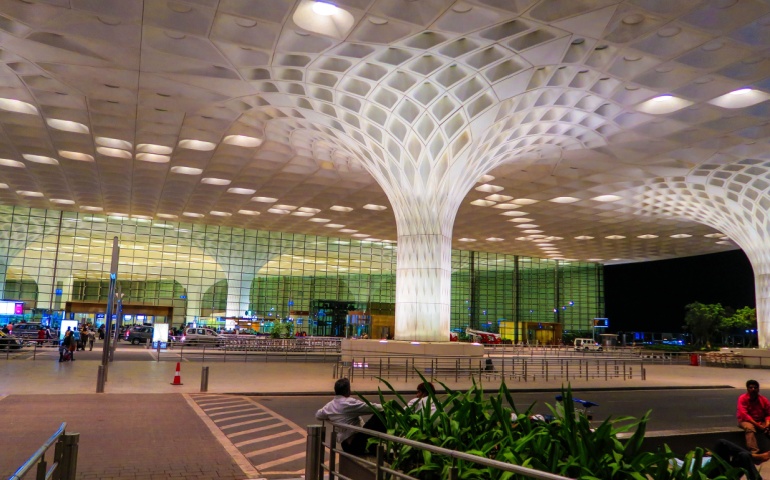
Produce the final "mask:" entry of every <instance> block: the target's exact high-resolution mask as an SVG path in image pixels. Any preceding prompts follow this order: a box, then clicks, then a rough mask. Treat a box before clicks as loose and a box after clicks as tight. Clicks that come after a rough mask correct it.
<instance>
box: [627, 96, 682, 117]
mask: <svg viewBox="0 0 770 480" xmlns="http://www.w3.org/2000/svg"><path fill="white" fill-rule="evenodd" d="M692 104H693V102H691V101H689V100H685V99H683V98H679V97H675V96H673V95H659V96H657V97H655V98H651V99H650V100H647V101H645V102H642V103H640V104H639V105H637V107H636V109H637V110H639V111H640V112H644V113H650V114H653V115H663V114H666V113H672V112H676V111H677V110H681V109H683V108H685V107H689V106H690V105H692Z"/></svg>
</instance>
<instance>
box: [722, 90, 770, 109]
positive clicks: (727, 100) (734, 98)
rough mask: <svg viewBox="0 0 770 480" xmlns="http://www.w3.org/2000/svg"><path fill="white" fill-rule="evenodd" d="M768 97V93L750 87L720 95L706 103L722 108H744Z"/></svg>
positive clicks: (769, 97) (769, 96)
mask: <svg viewBox="0 0 770 480" xmlns="http://www.w3.org/2000/svg"><path fill="white" fill-rule="evenodd" d="M768 99H770V95H769V94H767V93H765V92H763V91H761V90H754V89H751V88H741V89H738V90H734V91H732V92H730V93H726V94H724V95H721V96H719V97H717V98H715V99H713V100H710V101H709V102H708V103H710V104H712V105H716V106H717V107H722V108H745V107H750V106H752V105H756V104H757V103H760V102H764V101H765V100H768Z"/></svg>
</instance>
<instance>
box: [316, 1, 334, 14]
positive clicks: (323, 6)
mask: <svg viewBox="0 0 770 480" xmlns="http://www.w3.org/2000/svg"><path fill="white" fill-rule="evenodd" d="M338 11H339V8H337V7H336V6H335V5H332V4H331V3H327V2H314V3H313V12H314V13H315V14H316V15H321V16H324V17H329V16H331V15H334V14H336V13H337V12H338Z"/></svg>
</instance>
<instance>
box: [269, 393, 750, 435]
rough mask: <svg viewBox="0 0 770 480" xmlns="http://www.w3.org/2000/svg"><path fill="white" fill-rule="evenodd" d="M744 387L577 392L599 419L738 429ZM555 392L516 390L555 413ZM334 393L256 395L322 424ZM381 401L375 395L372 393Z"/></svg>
mask: <svg viewBox="0 0 770 480" xmlns="http://www.w3.org/2000/svg"><path fill="white" fill-rule="evenodd" d="M740 393H741V391H740V390H737V389H733V388H724V389H703V390H652V391H591V392H582V391H581V392H576V393H575V394H574V396H575V397H578V398H582V399H586V400H591V401H593V402H596V403H598V404H599V406H598V407H594V408H593V409H592V412H593V414H594V419H595V420H597V421H601V420H604V419H605V418H607V417H612V418H619V417H624V416H632V417H636V418H641V417H642V416H643V415H644V414H645V413H646V412H647V411H648V410H652V414H651V419H650V422H649V423H648V431H662V430H692V429H706V428H713V427H719V428H727V429H729V428H733V427H735V428H737V427H736V426H735V402H736V400H737V398H738V395H739V394H740ZM555 395H556V393H555V392H531V393H530V392H528V393H516V392H515V393H513V399H514V401H515V402H516V406H517V408H520V409H522V410H525V409H527V408H529V406H530V405H531V404H533V403H535V402H536V405H535V407H534V408H533V411H534V412H535V413H549V410H548V409H547V407H545V403H550V404H551V405H553V404H554V403H555V400H554V396H555ZM329 398H330V397H318V396H301V397H256V400H257V401H258V402H259V403H260V404H263V405H265V406H266V407H268V408H270V409H271V410H273V411H275V412H277V413H278V414H280V415H282V416H283V417H285V418H287V419H290V420H291V421H292V422H294V423H296V424H297V425H300V426H302V427H305V426H307V425H309V424H313V423H317V422H316V420H315V417H314V413H315V411H316V410H317V409H318V408H320V407H322V406H323V405H324V404H325V403H326V402H327V401H328V400H329ZM367 398H368V399H369V400H371V401H378V400H377V397H375V396H368V397H367Z"/></svg>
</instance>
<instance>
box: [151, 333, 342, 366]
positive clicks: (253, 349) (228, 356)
mask: <svg viewBox="0 0 770 480" xmlns="http://www.w3.org/2000/svg"><path fill="white" fill-rule="evenodd" d="M341 340H342V339H340V338H331V337H301V338H264V337H254V336H249V337H237V338H224V339H218V340H217V341H216V342H212V343H211V344H206V343H198V344H195V345H190V344H188V343H186V342H180V341H171V342H169V344H168V348H166V349H163V348H161V346H160V345H157V346H156V348H155V354H156V361H158V362H160V361H161V360H167V361H175V362H176V361H181V360H183V359H185V358H187V360H192V361H195V360H200V361H201V362H203V361H207V360H208V361H216V360H220V361H222V362H250V361H264V362H267V361H268V360H270V361H284V362H289V361H304V362H307V361H320V362H327V361H328V362H337V361H339V357H340V349H341V347H340V346H341Z"/></svg>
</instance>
